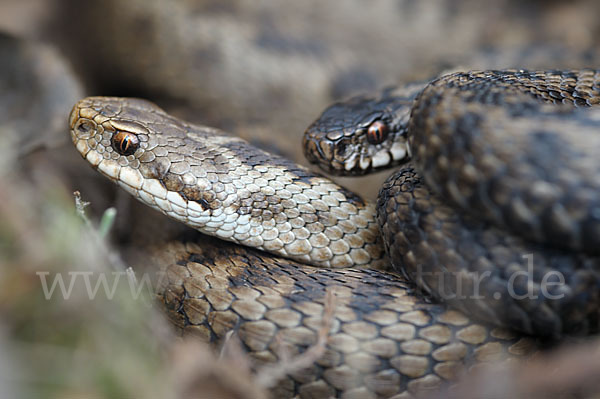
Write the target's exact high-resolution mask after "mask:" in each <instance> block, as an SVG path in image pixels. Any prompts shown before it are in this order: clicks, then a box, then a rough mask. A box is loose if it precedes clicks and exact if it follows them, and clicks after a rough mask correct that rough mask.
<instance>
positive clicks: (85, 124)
mask: <svg viewBox="0 0 600 399" xmlns="http://www.w3.org/2000/svg"><path fill="white" fill-rule="evenodd" d="M95 129H96V124H95V123H94V122H92V121H90V120H87V119H82V120H79V121H78V122H77V124H76V125H75V128H74V130H75V131H76V132H77V134H78V135H79V137H80V138H82V139H88V138H90V137H91V136H92V135H93V132H94V130H95Z"/></svg>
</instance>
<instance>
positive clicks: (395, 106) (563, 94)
mask: <svg viewBox="0 0 600 399" xmlns="http://www.w3.org/2000/svg"><path fill="white" fill-rule="evenodd" d="M597 76H598V72H596V71H593V70H581V71H541V72H540V71H533V72H530V71H523V70H515V71H481V72H477V71H472V72H468V73H455V74H450V75H445V76H443V77H441V78H439V79H436V80H434V81H433V82H424V83H417V84H410V85H405V86H402V87H401V88H397V89H385V90H383V92H382V93H380V95H379V96H377V97H375V98H370V97H364V96H361V97H358V98H354V99H351V100H349V101H347V102H344V103H340V104H335V105H333V106H332V107H330V108H328V109H326V110H325V111H324V113H323V114H322V116H321V117H320V118H319V119H318V120H317V121H316V122H315V123H313V124H312V125H311V126H310V127H309V129H308V130H307V133H306V135H305V139H304V144H305V151H306V153H307V155H308V158H309V160H310V161H312V162H317V163H319V164H320V165H322V166H323V165H325V163H324V162H325V161H327V163H326V166H325V168H326V169H327V170H328V171H329V172H334V173H338V172H340V171H342V170H343V171H344V172H346V173H353V174H360V173H363V171H373V170H378V169H380V168H382V167H391V166H395V165H399V164H401V163H404V162H406V161H407V160H409V159H410V160H411V162H413V163H414V165H413V164H409V165H408V166H406V167H404V168H403V169H401V170H399V171H397V172H395V173H394V174H393V175H392V176H391V177H390V178H389V179H388V180H387V181H386V183H385V184H384V186H383V188H382V190H381V192H380V195H379V197H378V201H377V204H373V203H370V202H368V201H365V200H363V199H362V198H361V197H359V196H357V195H356V194H354V193H351V192H349V191H348V190H346V189H344V188H343V187H341V186H339V185H337V184H335V183H333V182H332V181H331V180H329V179H327V178H326V177H324V176H322V175H320V174H318V173H315V172H312V171H311V170H309V169H307V168H306V167H303V166H301V165H297V164H294V163H292V162H291V161H288V160H286V159H285V158H282V157H279V156H274V155H272V154H268V153H266V152H265V151H262V150H260V149H258V148H256V147H253V146H251V145H250V144H248V143H247V142H246V141H244V140H242V139H240V138H237V137H233V136H230V135H228V134H226V133H224V132H222V131H220V130H218V129H214V128H210V127H206V126H200V125H195V124H191V123H187V122H185V121H182V120H180V119H178V118H175V117H174V116H171V115H169V114H167V113H166V112H165V111H163V110H162V109H161V108H159V107H158V106H156V105H154V104H152V103H151V102H149V101H146V100H141V99H131V98H117V97H88V98H85V99H83V100H81V101H79V102H78V103H77V104H76V105H75V106H74V107H73V109H72V111H71V114H70V118H69V126H70V130H71V138H72V140H73V143H74V145H75V147H76V148H77V150H78V151H79V153H80V154H81V155H82V157H83V158H84V159H85V160H86V161H87V162H88V163H89V164H91V166H92V167H94V168H95V169H97V170H98V171H99V172H100V173H101V174H103V175H104V176H105V177H107V178H109V179H110V180H112V181H114V182H115V183H117V184H118V185H119V186H121V187H122V188H123V189H124V190H126V191H127V192H129V193H130V194H132V195H133V196H134V197H135V198H137V199H138V200H140V201H141V202H143V203H145V204H146V205H149V206H151V207H152V208H154V209H156V210H158V211H159V212H162V213H164V214H165V215H167V216H169V217H171V218H173V219H176V220H179V221H182V222H184V223H185V224H187V225H188V226H190V227H192V228H194V229H196V230H198V231H200V232H201V233H203V234H202V235H199V236H198V237H194V239H189V238H186V239H182V240H180V241H178V242H172V243H166V244H165V245H163V246H160V247H159V248H154V249H153V253H154V256H155V260H156V262H157V263H158V264H161V265H163V266H164V268H165V270H166V278H165V279H164V280H163V281H162V283H163V284H162V289H161V290H160V292H159V297H160V298H161V299H162V301H163V302H164V303H165V305H166V307H167V309H168V311H169V315H170V317H171V319H172V320H173V321H174V322H175V324H176V325H177V326H178V327H179V328H180V329H181V331H182V333H191V334H194V335H197V336H200V337H202V338H203V339H204V340H206V341H209V342H214V341H217V342H222V341H223V340H224V339H225V337H226V336H227V334H228V333H230V332H231V331H234V332H236V333H237V336H238V337H239V339H240V341H241V342H242V344H243V346H244V348H245V349H246V351H247V352H248V353H249V355H250V356H251V357H252V358H253V359H254V360H255V361H256V362H257V364H268V363H273V362H275V363H277V362H280V363H281V362H283V365H282V366H281V367H284V365H285V359H287V357H288V356H286V355H285V353H283V352H282V348H284V347H285V348H287V351H291V354H293V355H299V354H302V353H304V352H307V350H308V348H310V347H312V346H314V345H321V349H322V353H321V355H320V356H318V357H317V358H315V359H313V360H314V361H313V362H312V363H311V365H310V366H308V367H303V368H301V369H297V370H289V371H288V372H286V373H285V374H286V375H285V377H284V378H283V380H282V381H280V382H279V383H278V384H277V386H276V387H275V388H273V389H274V392H275V394H276V395H277V397H294V396H299V397H331V396H338V397H392V396H394V395H396V396H395V397H411V396H412V395H415V394H417V393H419V392H422V391H423V390H426V389H433V388H437V387H439V386H440V385H443V384H446V383H447V382H449V381H452V380H453V379H454V378H456V376H457V375H458V374H459V373H460V370H462V369H463V368H464V367H470V366H471V365H472V364H473V363H474V362H477V361H479V362H483V361H498V360H500V359H509V360H510V359H513V358H515V357H522V356H525V355H528V354H531V353H532V352H535V351H536V350H537V348H538V347H539V345H540V344H539V342H538V341H537V340H536V339H533V338H530V337H529V334H538V335H541V336H543V337H550V338H557V337H560V336H563V335H565V334H584V333H592V332H594V331H595V330H596V328H597V313H598V311H597V309H598V307H597V302H598V295H597V292H598V284H599V281H600V280H599V279H598V274H597V270H598V267H597V266H598V264H597V262H598V260H597V258H596V257H595V255H596V254H595V252H596V251H595V250H596V249H597V245H596V243H597V240H598V236H597V235H594V234H593V233H594V228H595V224H594V223H595V219H594V217H595V214H594V210H595V206H596V204H595V198H594V195H589V194H590V193H593V192H594V189H595V187H594V183H595V180H594V176H593V175H594V173H593V172H594V171H595V170H594V168H596V167H595V163H594V161H593V158H594V148H595V147H594V146H595V144H596V142H597V140H596V139H595V137H594V136H593V130H594V129H597V126H598V117H597V115H598V114H597V113H594V112H593V109H580V108H582V107H586V108H589V107H588V106H591V105H594V104H595V103H597V99H598V98H599V97H598V94H597V90H598V81H599V80H600V78H598V77H597ZM569 102H570V103H572V104H573V105H575V107H571V106H569V105H567V103H569ZM557 103H560V104H557ZM563 103H564V104H563ZM582 128H584V129H582ZM559 129H560V130H561V132H560V133H558V132H557V130H559ZM582 130H585V131H587V132H591V133H589V134H587V133H586V134H587V135H585V136H583V134H584V133H585V132H584V133H582V132H581V131H582ZM484 133H489V135H491V138H490V137H489V136H485V137H480V136H483V134H484ZM582 136H583V137H582ZM588 136H589V137H588ZM492 139H495V141H493V140H492ZM452 140H453V141H452ZM497 148H499V150H497ZM517 148H519V149H520V150H521V152H518V151H516V149H517ZM467 149H468V150H470V152H467ZM523 150H525V152H523ZM494 151H497V152H494ZM357 154H358V155H357ZM451 155H452V157H451ZM461 156H462V158H461ZM511 157H512V158H511ZM457 159H458V160H457ZM525 161H527V162H525ZM461 162H462V164H461ZM476 165H477V166H480V167H481V169H477V168H476V167H475V166H476ZM436 168H437V169H436ZM596 169H597V168H596ZM519 173H521V174H519ZM525 177H527V179H525ZM436 178H440V180H436ZM500 178H502V179H503V180H501V179H500ZM544 178H545V180H544ZM586 178H587V180H586ZM521 179H523V180H521ZM506 180H508V182H506ZM430 181H431V182H430ZM435 181H438V182H439V181H442V182H443V183H442V184H438V185H437V186H436V183H432V182H435ZM520 181H524V184H523V183H521V184H517V183H519V182H520ZM507 187H509V188H510V190H508V191H507ZM503 189H504V190H503ZM562 190H564V192H565V193H566V194H565V195H564V196H563V197H560V196H557V195H556V191H561V192H562ZM442 198H449V199H448V200H446V199H444V200H442ZM550 199H552V200H553V201H554V202H553V204H558V205H555V206H550V205H548V204H549V202H548V201H549V200H550ZM584 200H585V201H584ZM494 201H496V202H494ZM586 201H587V202H586ZM450 203H452V205H450ZM574 205H576V206H574ZM548 206H550V208H548ZM467 209H468V210H469V211H473V213H467V212H466V210H467ZM557 209H558V210H557ZM586 211H587V213H586ZM536 212H537V213H536ZM561 212H562V213H561ZM569 212H570V213H569ZM527 222H530V223H529V224H527ZM565 227H569V228H570V229H566V228H565ZM379 230H381V234H379ZM515 230H519V232H520V233H524V234H523V235H522V236H521V235H518V234H517V232H515ZM566 232H570V233H573V232H575V233H578V234H572V235H567V234H566ZM205 235H212V236H214V237H216V238H219V239H222V240H225V241H218V240H216V239H215V238H210V237H207V236H205ZM227 241H228V242H227ZM240 244H241V245H240ZM522 254H527V256H528V257H527V259H526V260H529V259H530V260H531V262H530V263H531V265H527V264H524V263H523V262H522V261H523V259H522ZM390 265H391V266H392V267H393V270H390V267H389V266H390ZM528 266H531V269H532V270H531V273H530V274H527V272H529V271H530V270H528ZM439 270H442V271H444V273H445V274H444V276H445V275H450V276H451V277H450V278H449V279H445V280H444V281H442V282H441V283H440V282H439V276H440V274H439ZM481 275H483V276H484V278H483V279H482V278H481ZM512 276H516V278H512ZM548 276H550V279H548V278H547V277H548ZM522 277H527V278H522ZM559 277H561V278H563V279H564V281H562V280H561V279H560V278H559ZM476 282H477V284H475V283H476ZM459 287H461V288H463V289H464V290H463V292H461V294H463V295H459V296H457V295H453V294H455V293H456V288H459ZM447 289H449V290H450V292H445V291H446V290H447ZM452 289H454V291H452ZM511 290H513V291H511ZM529 290H533V294H535V295H533V297H530V296H528V295H523V294H524V293H526V294H531V293H530V292H529ZM545 290H549V291H545ZM540 293H544V294H545V295H539V294H540ZM448 294H450V295H448ZM511 294H512V295H511ZM331 295H333V297H334V300H333V305H332V304H331V303H330V302H331V301H330V300H329V299H328V298H329V297H330V296H331ZM439 299H444V300H445V302H444V303H441V302H439ZM326 322H327V323H326ZM324 326H325V327H324ZM324 328H325V333H326V335H327V339H326V340H325V343H323V342H321V341H320V340H319V337H320V334H323V329H324ZM319 342H321V343H320V344H319Z"/></svg>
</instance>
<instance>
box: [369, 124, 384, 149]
mask: <svg viewBox="0 0 600 399" xmlns="http://www.w3.org/2000/svg"><path fill="white" fill-rule="evenodd" d="M388 130H389V129H388V125H387V123H385V122H382V121H375V122H373V123H371V124H370V125H369V128H368V129H367V141H368V142H369V143H371V144H381V143H382V142H383V140H385V139H386V138H387V135H388Z"/></svg>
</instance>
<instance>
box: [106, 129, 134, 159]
mask: <svg viewBox="0 0 600 399" xmlns="http://www.w3.org/2000/svg"><path fill="white" fill-rule="evenodd" d="M112 146H113V148H114V149H115V151H116V152H118V153H119V154H121V155H132V154H133V153H134V152H135V150H137V149H138V148H139V146H140V139H138V137H137V136H136V135H135V134H133V133H129V132H116V133H115V134H113V137H112Z"/></svg>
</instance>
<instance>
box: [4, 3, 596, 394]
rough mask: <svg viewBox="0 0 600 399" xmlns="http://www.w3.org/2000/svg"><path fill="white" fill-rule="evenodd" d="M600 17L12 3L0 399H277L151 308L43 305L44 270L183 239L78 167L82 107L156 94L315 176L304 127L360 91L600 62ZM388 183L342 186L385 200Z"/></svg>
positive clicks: (415, 9)
mask: <svg viewBox="0 0 600 399" xmlns="http://www.w3.org/2000/svg"><path fill="white" fill-rule="evenodd" d="M598 15H600V2H598V1H595V0H573V1H558V0H557V1H553V0H537V1H536V0H528V1H527V0H526V1H517V0H495V1H488V0H445V1H444V0H418V1H417V0H372V1H366V0H329V1H320V0H303V1H297V2H275V1H267V0H258V1H256V0H204V1H202V0H87V1H74V0H73V1H70V0H0V268H1V269H0V312H1V313H0V316H1V317H2V322H1V323H0V351H2V353H3V356H2V358H1V359H0V397H19V396H23V397H81V396H86V397H132V396H137V395H141V394H144V396H146V397H169V396H172V397H177V396H179V395H181V394H182V392H183V391H185V389H188V388H189V389H192V388H193V387H194V386H197V385H202V384H204V385H203V386H204V387H205V389H206V385H207V384H208V385H210V384H212V385H214V387H213V388H214V389H215V391H214V392H220V393H223V392H227V394H226V397H233V396H237V397H259V396H260V395H263V394H264V392H262V391H261V389H260V387H259V388H256V390H254V388H243V387H246V385H244V384H249V385H248V386H251V385H252V384H251V383H250V382H248V381H246V380H244V378H242V380H243V381H238V380H237V379H239V376H240V375H241V376H245V375H246V374H244V373H246V372H247V370H241V371H234V372H232V370H235V367H228V366H226V365H224V366H223V370H225V371H223V372H222V373H221V372H220V371H219V374H218V375H219V376H225V377H222V378H224V380H221V377H219V378H216V377H215V375H216V374H217V372H216V371H215V370H216V369H215V370H213V369H209V370H206V369H203V368H202V367H203V366H202V365H201V364H198V363H197V362H195V360H193V359H189V356H188V357H186V356H185V354H186V353H187V354H189V353H190V352H191V350H190V349H189V348H191V347H193V348H194V351H196V352H195V353H201V354H202V356H204V357H205V359H209V360H207V362H209V363H212V362H216V360H214V359H213V355H212V354H211V352H210V351H206V350H205V349H204V348H203V347H197V345H198V344H197V343H196V342H189V341H179V340H175V341H174V340H173V339H172V334H173V332H172V331H171V329H170V328H169V327H168V323H166V322H165V321H164V320H163V318H162V313H161V312H160V309H155V307H153V306H148V303H146V302H145V303H129V302H127V299H123V302H118V301H116V302H115V301H105V302H103V301H94V302H93V303H92V302H89V301H88V300H87V299H84V298H83V297H82V298H81V300H80V301H69V302H68V303H67V302H65V301H60V300H56V301H48V300H46V299H45V298H44V295H43V292H42V291H41V289H40V278H39V274H36V273H38V272H39V271H49V272H59V271H73V270H78V271H82V270H90V269H94V270H104V269H106V268H107V267H116V266H114V265H115V263H118V264H120V263H121V262H120V261H118V262H115V260H114V258H111V256H112V255H115V256H117V257H123V259H125V261H124V263H125V264H126V265H133V266H135V265H136V263H143V262H140V259H141V257H139V254H140V252H144V247H145V246H150V245H154V244H156V243H159V242H162V241H164V240H165V239H168V238H169V236H173V235H174V234H177V233H178V232H179V231H180V230H181V229H182V228H181V227H179V226H178V225H177V224H175V223H172V222H170V221H166V220H164V218H162V217H160V216H158V215H156V214H155V213H154V212H152V211H149V210H147V209H145V208H144V207H143V206H140V205H139V204H137V203H136V202H135V201H134V200H133V199H131V198H130V197H129V196H128V195H127V194H126V193H124V192H121V191H119V190H116V188H115V187H113V186H112V185H110V184H109V183H108V182H106V181H104V178H103V177H101V176H99V175H97V174H96V173H95V172H94V171H93V170H92V169H91V168H89V167H88V166H87V163H86V162H85V161H83V160H82V159H80V157H79V155H78V154H77V153H76V151H75V149H74V148H72V144H71V143H70V139H69V134H68V129H67V123H66V121H67V116H68V114H69V111H70V109H71V107H72V105H73V104H74V103H75V102H76V101H77V100H78V99H80V98H82V97H84V96H87V95H118V96H134V97H143V98H147V99H150V100H152V101H154V102H156V103H157V104H158V105H160V106H161V107H163V108H164V109H165V110H167V111H168V112H169V113H172V114H174V115H177V116H179V117H182V118H184V119H186V120H188V121H191V122H194V123H198V124H205V125H210V126H214V127H219V128H222V129H224V130H226V131H228V132H230V133H231V134H235V135H239V136H242V137H244V138H246V139H247V140H249V141H250V142H251V143H253V144H255V145H257V146H259V147H262V148H263V149H266V150H268V151H271V152H275V153H278V154H281V155H284V156H286V157H289V158H291V159H293V160H295V161H297V162H301V163H304V164H306V162H305V161H304V160H303V157H302V151H301V148H300V143H301V136H302V133H303V131H304V129H305V128H306V127H307V126H308V125H309V124H310V123H311V122H312V121H313V120H314V119H316V118H317V117H318V116H319V114H320V112H321V111H322V110H323V109H324V108H325V107H326V106H327V105H329V104H331V103H332V102H334V101H336V100H341V99H343V98H345V97H348V96H350V95H353V94H356V93H361V92H369V91H374V90H377V89H378V88H382V87H385V86H388V85H393V84H400V83H403V82H409V81H413V80H423V79H429V78H431V77H433V76H435V75H436V74H438V73H440V72H441V71H443V70H447V69H466V70H468V69H483V68H486V69H487V68H511V67H514V68H544V69H553V68H575V67H597V66H598V65H599V63H598V54H599V53H600V19H598ZM387 175H388V173H385V172H384V173H382V174H381V175H380V176H377V177H376V178H372V177H369V178H366V179H358V180H356V179H339V180H340V181H341V183H342V184H343V185H345V186H347V187H349V188H350V189H352V190H355V191H357V192H359V193H360V194H362V195H363V196H365V197H367V198H371V199H373V198H375V197H376V195H377V190H378V188H379V186H380V184H381V182H382V181H383V180H384V179H385V177H387ZM74 190H79V191H80V192H81V194H82V197H83V199H84V200H85V201H89V202H91V205H90V206H89V207H88V215H89V217H90V219H91V220H92V224H96V223H97V220H98V219H99V218H100V215H102V213H103V212H104V210H105V209H106V208H108V207H110V206H115V207H116V208H117V215H118V216H117V218H116V220H115V222H114V226H113V229H112V232H111V235H110V238H111V240H112V246H111V248H113V249H111V250H110V252H111V253H110V254H109V255H110V256H109V255H107V254H106V248H104V247H103V246H102V245H98V242H97V241H98V240H96V238H94V234H91V235H90V233H89V230H90V229H89V228H87V227H86V226H85V223H84V222H82V220H81V219H80V218H78V217H76V216H75V213H76V212H75V205H74V199H73V196H72V192H73V191H74ZM156 226H160V229H156ZM157 230H160V231H161V233H160V234H159V233H158V232H157ZM109 258H110V259H109ZM107 265H108V266H107ZM111 265H112V266H111ZM140 267H143V265H142V266H140ZM125 297H127V296H126V295H125V296H124V298H125ZM173 342H176V343H175V344H173ZM202 356H200V357H202ZM196 360H197V359H196ZM226 361H227V360H226V359H225V360H223V359H221V360H220V362H226ZM234 363H235V362H234ZM219 364H221V363H219ZM140 365H143V367H140ZM182 370H186V371H187V373H188V374H189V375H188V374H186V373H184V372H182ZM219 370H220V369H219ZM228 372H229V373H230V374H233V375H234V376H233V377H231V378H237V379H236V380H235V381H236V383H235V384H233V383H231V382H230V381H231V380H228V379H227V378H229V377H227V375H228ZM191 376H193V377H191ZM198 376H201V377H202V378H204V379H202V378H200V377H198ZM223 381H225V382H223ZM186 384H187V385H186ZM232 386H235V387H237V388H235V387H234V388H232ZM174 387H179V388H174ZM182 387H185V389H184V388H182ZM190 387H192V388H190ZM224 387H227V389H232V390H234V391H235V392H233V391H231V392H230V391H219V390H220V389H225V388H224ZM240 387H242V388H240ZM238 388H239V389H238ZM185 392H186V393H189V392H194V391H193V390H192V391H185ZM204 392H213V391H210V390H206V391H204Z"/></svg>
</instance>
